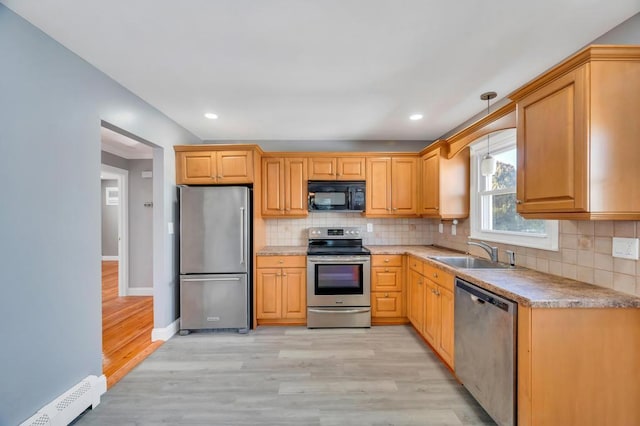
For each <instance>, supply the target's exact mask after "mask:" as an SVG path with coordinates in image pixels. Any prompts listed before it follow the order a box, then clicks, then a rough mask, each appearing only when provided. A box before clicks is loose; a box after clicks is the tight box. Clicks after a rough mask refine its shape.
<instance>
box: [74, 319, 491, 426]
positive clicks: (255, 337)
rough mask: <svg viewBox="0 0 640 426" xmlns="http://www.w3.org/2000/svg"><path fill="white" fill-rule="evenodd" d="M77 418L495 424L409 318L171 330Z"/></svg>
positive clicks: (323, 425)
mask: <svg viewBox="0 0 640 426" xmlns="http://www.w3.org/2000/svg"><path fill="white" fill-rule="evenodd" d="M76 424H78V425H105V424H132V425H133V424H135V425H156V424H172V425H185V424H189V425H296V426H300V425H305V426H306V425H315V426H338V425H359V426H360V425H380V426H382V425H492V424H494V423H493V421H492V420H491V418H489V416H488V415H487V414H486V413H485V412H484V410H483V409H482V408H481V407H480V406H479V405H478V403H477V402H476V401H475V400H474V399H473V397H472V396H471V395H470V394H469V393H468V392H467V391H466V390H465V389H464V387H463V386H462V385H460V384H459V383H458V382H457V381H456V380H455V379H454V377H453V376H452V375H451V373H450V371H449V370H448V369H447V368H446V367H444V365H443V364H442V363H441V362H440V360H438V358H437V357H436V356H435V355H434V354H433V352H432V351H431V350H430V349H429V348H428V347H427V346H426V345H425V344H424V342H423V341H422V340H421V339H420V338H419V337H418V336H417V334H416V333H415V331H414V330H413V329H412V328H411V327H410V326H386V327H384V326H377V327H373V328H371V329H316V330H309V329H307V328H304V327H259V328H258V329H257V330H252V331H251V332H250V333H249V334H247V335H239V334H236V333H193V334H191V335H188V336H178V335H176V336H174V337H173V338H171V339H170V340H169V341H167V342H166V343H165V344H164V345H163V346H162V347H160V348H159V349H158V350H157V351H156V352H155V353H153V354H152V355H151V356H150V357H149V358H147V359H146V360H145V361H144V362H143V363H141V364H140V365H139V366H138V367H136V368H135V369H134V370H133V371H132V372H131V373H130V374H128V375H127V377H125V378H124V379H123V380H122V381H121V382H120V383H118V385H117V386H115V387H114V388H112V389H110V390H109V391H108V392H107V393H106V394H105V395H103V397H102V402H101V403H100V405H98V406H97V407H96V409H94V410H92V411H87V412H86V413H85V414H84V416H83V417H82V418H80V419H78V421H77V423H76Z"/></svg>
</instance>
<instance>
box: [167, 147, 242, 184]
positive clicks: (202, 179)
mask: <svg viewBox="0 0 640 426" xmlns="http://www.w3.org/2000/svg"><path fill="white" fill-rule="evenodd" d="M174 149H175V151H176V183H177V184H178V185H213V184H233V183H253V168H254V164H253V155H254V153H253V150H250V149H248V150H238V151H227V150H214V149H213V148H211V147H209V146H201V145H183V146H175V147H174Z"/></svg>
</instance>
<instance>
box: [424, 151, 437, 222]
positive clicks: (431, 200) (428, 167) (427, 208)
mask: <svg viewBox="0 0 640 426" xmlns="http://www.w3.org/2000/svg"><path fill="white" fill-rule="evenodd" d="M439 209H440V149H436V150H434V151H432V152H429V153H427V154H425V155H424V156H423V157H422V209H421V213H422V214H423V215H429V216H438V215H439Z"/></svg>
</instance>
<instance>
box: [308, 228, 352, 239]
mask: <svg viewBox="0 0 640 426" xmlns="http://www.w3.org/2000/svg"><path fill="white" fill-rule="evenodd" d="M308 235H309V238H312V239H319V238H322V239H329V240H342V239H345V240H346V239H354V238H360V228H358V227H355V226H350V227H343V228H338V227H315V228H309V230H308Z"/></svg>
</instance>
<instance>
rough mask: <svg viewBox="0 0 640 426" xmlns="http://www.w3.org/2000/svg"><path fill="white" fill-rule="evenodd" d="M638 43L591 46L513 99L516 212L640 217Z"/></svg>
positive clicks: (550, 215) (542, 215)
mask: <svg viewBox="0 0 640 426" xmlns="http://www.w3.org/2000/svg"><path fill="white" fill-rule="evenodd" d="M638 93H640V46H591V47H588V48H586V49H584V50H582V51H581V52H579V53H577V54H576V55H574V56H572V57H571V58H569V59H567V60H566V61H564V62H563V63H561V64H560V65H558V66H556V67H555V68H553V69H551V70H550V71H548V72H547V73H545V74H543V75H542V76H540V77H539V78H537V79H536V80H534V81H533V82H531V83H529V84H527V85H526V86H524V87H522V88H521V89H519V90H518V91H516V92H514V93H512V94H511V95H509V97H510V98H511V99H513V100H514V101H515V102H516V105H517V106H516V108H517V117H518V120H517V139H518V141H517V148H518V149H517V151H518V172H517V174H518V175H517V210H518V213H520V214H521V215H522V216H523V217H526V218H540V219H619V220H638V219H640V185H638V182H640V167H638V161H639V159H640V144H639V143H638V135H640V120H637V119H636V116H637V114H638V111H640V96H638V95H637V94H638Z"/></svg>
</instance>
